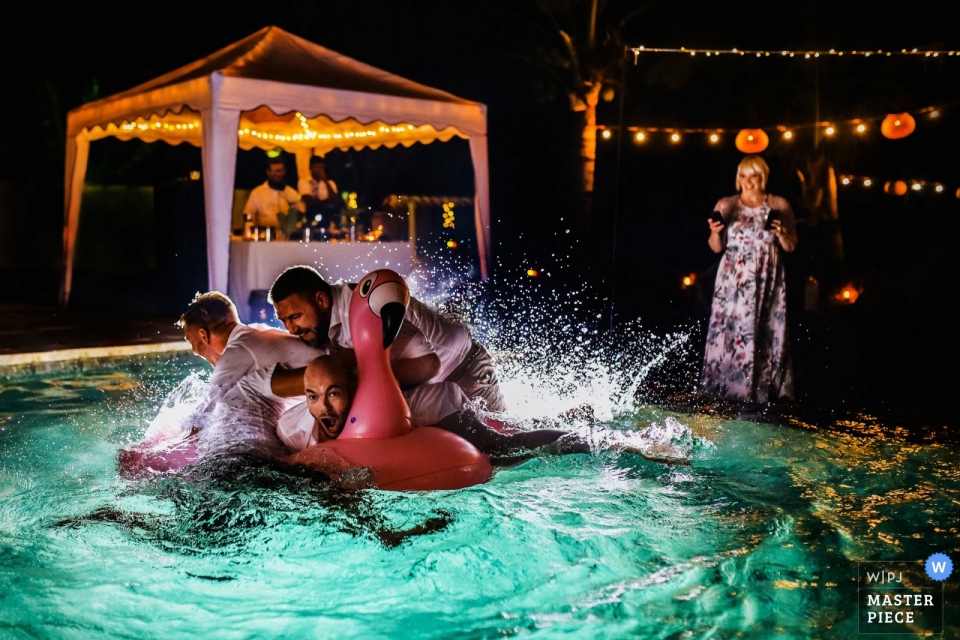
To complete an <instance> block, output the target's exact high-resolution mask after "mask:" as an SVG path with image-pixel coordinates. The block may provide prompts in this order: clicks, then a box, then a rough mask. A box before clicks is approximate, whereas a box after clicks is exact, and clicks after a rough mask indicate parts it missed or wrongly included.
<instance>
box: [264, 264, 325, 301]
mask: <svg viewBox="0 0 960 640" xmlns="http://www.w3.org/2000/svg"><path fill="white" fill-rule="evenodd" d="M318 291H322V292H324V293H325V294H327V297H328V298H330V297H332V295H333V294H332V292H331V290H330V285H329V284H328V283H327V281H326V280H324V279H323V276H321V275H320V272H319V271H317V270H316V269H314V268H313V267H308V266H306V265H302V264H301V265H297V266H296V267H289V268H287V269H285V270H284V272H283V273H281V274H280V275H279V276H277V279H276V280H274V281H273V286H271V287H270V292H269V293H268V294H267V301H268V302H269V303H270V304H276V303H278V302H280V301H282V300H286V299H287V298H289V297H290V296H292V295H293V294H295V293H299V294H300V295H302V296H304V297H305V298H312V297H313V296H314V295H315V294H316V293H317V292H318Z"/></svg>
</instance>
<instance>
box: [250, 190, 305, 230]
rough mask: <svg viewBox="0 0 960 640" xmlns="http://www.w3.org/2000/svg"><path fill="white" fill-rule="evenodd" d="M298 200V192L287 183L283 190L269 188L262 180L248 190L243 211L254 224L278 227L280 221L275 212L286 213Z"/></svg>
mask: <svg viewBox="0 0 960 640" xmlns="http://www.w3.org/2000/svg"><path fill="white" fill-rule="evenodd" d="M299 201H300V194H298V193H297V192H296V191H295V190H294V189H293V187H291V186H289V185H287V186H286V187H284V189H283V191H277V190H276V189H271V188H270V184H269V183H267V182H264V183H263V184H261V185H260V186H258V187H254V189H253V191H251V192H250V197H249V198H247V204H246V206H245V207H244V208H243V212H244V213H246V214H248V215H249V216H250V218H251V219H252V220H253V224H254V226H257V227H278V226H280V222H279V220H278V219H277V214H279V213H284V214H285V213H287V212H288V211H289V210H290V206H291V205H293V204H296V203H297V202H299Z"/></svg>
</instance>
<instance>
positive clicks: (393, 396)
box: [339, 340, 412, 439]
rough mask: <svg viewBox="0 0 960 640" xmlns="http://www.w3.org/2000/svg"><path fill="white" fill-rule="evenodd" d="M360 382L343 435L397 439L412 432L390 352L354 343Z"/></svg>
mask: <svg viewBox="0 0 960 640" xmlns="http://www.w3.org/2000/svg"><path fill="white" fill-rule="evenodd" d="M354 346H355V348H356V354H357V370H358V377H359V380H358V382H357V393H356V395H355V396H354V399H353V405H352V406H351V408H350V415H349V417H348V418H347V423H346V425H345V426H344V428H343V431H342V432H341V434H340V436H339V437H340V438H342V439H350V438H395V437H397V436H402V435H404V434H406V433H409V432H410V431H411V430H412V426H411V422H410V409H409V407H407V402H406V400H404V398H403V395H402V394H401V393H400V385H398V384H397V379H396V378H395V377H394V375H393V370H392V369H391V368H390V350H389V349H384V348H383V347H381V346H380V345H379V344H371V343H370V341H364V343H362V344H358V343H357V341H356V340H355V341H354Z"/></svg>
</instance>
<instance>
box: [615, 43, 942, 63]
mask: <svg viewBox="0 0 960 640" xmlns="http://www.w3.org/2000/svg"><path fill="white" fill-rule="evenodd" d="M630 51H631V52H632V53H633V64H638V61H639V59H640V55H641V54H648V53H674V54H683V55H688V56H696V55H703V56H706V57H708V58H709V57H712V56H726V55H730V56H754V57H756V58H769V57H773V56H779V57H781V58H797V57H799V58H802V59H804V60H816V59H817V58H820V57H828V56H835V57H838V58H840V57H843V56H854V57H857V56H859V57H864V58H869V57H871V56H880V57H885V58H887V57H891V56H913V57H922V58H939V57H940V56H948V57H949V56H960V51H956V50H953V49H901V50H899V51H896V50H893V51H884V50H883V49H860V50H851V51H841V50H837V49H828V50H819V49H737V48H736V47H734V48H733V49H706V48H700V47H679V48H675V47H644V46H640V47H631V48H630Z"/></svg>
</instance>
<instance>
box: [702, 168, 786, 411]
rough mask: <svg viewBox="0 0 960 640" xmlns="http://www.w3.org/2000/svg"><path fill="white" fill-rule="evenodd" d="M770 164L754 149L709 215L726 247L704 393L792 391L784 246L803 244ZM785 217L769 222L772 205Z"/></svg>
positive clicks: (738, 395) (714, 244)
mask: <svg viewBox="0 0 960 640" xmlns="http://www.w3.org/2000/svg"><path fill="white" fill-rule="evenodd" d="M769 174H770V169H769V168H768V167H767V163H766V162H764V161H763V159H762V158H760V157H758V156H747V157H746V158H744V159H743V161H742V162H741V163H740V166H739V167H738V169H737V190H738V191H739V192H740V194H739V195H736V196H731V197H729V198H723V199H722V200H720V202H718V203H717V206H716V211H717V212H718V213H719V214H720V215H721V217H722V218H723V222H722V223H721V222H716V221H714V220H708V224H709V225H710V239H709V241H708V243H709V245H710V248H711V249H713V251H714V252H715V253H720V252H722V251H724V249H726V252H725V253H724V254H723V258H721V260H720V269H719V270H718V271H717V282H716V285H715V287H714V291H713V309H712V311H711V313H710V324H709V326H708V328H707V349H706V354H705V355H704V359H703V375H702V376H701V378H700V387H701V390H702V391H703V393H705V394H708V395H713V396H726V397H728V398H734V399H736V400H742V401H745V402H770V401H774V400H778V399H780V398H792V397H793V366H792V364H791V362H790V342H789V339H788V337H787V297H786V286H785V283H784V275H783V254H782V253H781V252H782V251H793V250H794V249H795V248H796V246H797V232H796V222H795V220H794V217H793V211H792V210H791V209H790V205H789V204H788V203H787V201H786V200H784V199H783V198H781V197H779V196H775V195H771V194H769V193H767V191H766V187H767V177H768V176H769ZM774 209H776V210H779V211H780V212H781V214H782V219H781V220H774V221H773V222H772V224H771V226H770V228H769V230H765V229H764V225H765V223H766V221H767V216H768V214H769V213H770V211H771V210H774Z"/></svg>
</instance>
